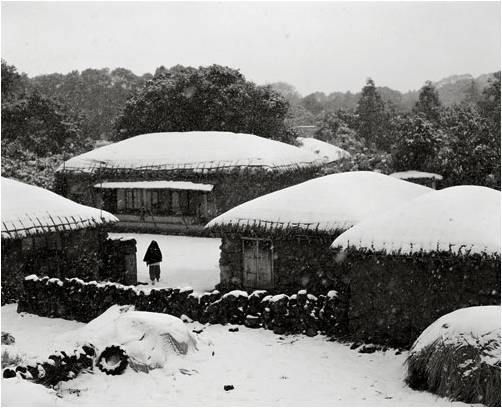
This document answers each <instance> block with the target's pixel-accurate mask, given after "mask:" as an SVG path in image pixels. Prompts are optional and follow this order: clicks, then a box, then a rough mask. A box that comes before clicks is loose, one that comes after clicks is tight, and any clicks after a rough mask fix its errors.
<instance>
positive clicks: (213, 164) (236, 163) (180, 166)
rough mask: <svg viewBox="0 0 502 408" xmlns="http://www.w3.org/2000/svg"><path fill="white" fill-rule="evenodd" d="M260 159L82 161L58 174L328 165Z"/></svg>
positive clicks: (205, 171) (66, 165) (281, 169)
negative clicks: (265, 162)
mask: <svg viewBox="0 0 502 408" xmlns="http://www.w3.org/2000/svg"><path fill="white" fill-rule="evenodd" d="M256 161H257V159H254V158H250V159H245V160H223V161H222V160H217V161H216V160H215V161H213V160H210V161H203V162H194V163H162V162H161V163H147V164H145V163H144V162H141V161H138V162H137V163H134V164H131V163H121V162H113V161H97V160H96V161H95V160H88V161H82V162H81V163H79V164H75V165H72V164H69V163H63V164H62V165H61V166H60V167H59V168H58V169H57V170H56V171H57V172H58V173H72V174H79V173H87V174H89V173H91V174H94V173H100V172H107V173H114V172H116V173H123V172H130V171H138V172H142V171H152V170H153V171H173V172H177V171H183V172H193V173H202V174H208V173H228V172H234V171H236V170H237V171H242V170H250V171H253V170H263V171H266V172H274V171H275V172H279V173H281V172H290V171H296V170H301V169H309V168H318V167H321V166H322V165H324V164H325V162H324V161H323V160H321V159H317V160H312V161H299V162H286V163H270V164H257V163H256Z"/></svg>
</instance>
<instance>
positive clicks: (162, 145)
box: [57, 131, 324, 173]
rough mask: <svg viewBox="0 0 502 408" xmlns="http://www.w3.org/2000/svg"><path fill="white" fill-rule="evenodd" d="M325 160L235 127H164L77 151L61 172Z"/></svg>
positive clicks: (281, 165)
mask: <svg viewBox="0 0 502 408" xmlns="http://www.w3.org/2000/svg"><path fill="white" fill-rule="evenodd" d="M323 161H324V160H320V158H319V157H317V156H315V155H314V154H312V153H309V152H306V151H304V150H302V149H300V148H298V147H296V146H292V145H288V144H286V143H282V142H278V141H275V140H270V139H265V138H263V137H259V136H255V135H250V134H244V133H231V132H214V131H211V132H164V133H150V134H145V135H139V136H135V137H131V138H129V139H126V140H122V141H120V142H117V143H113V144H110V145H107V146H103V147H100V148H98V149H95V150H92V151H90V152H87V153H84V154H81V155H79V156H76V157H73V158H72V159H70V160H68V161H66V162H65V163H64V164H63V165H61V166H60V167H59V168H58V170H57V171H58V172H70V171H74V172H86V173H87V172H89V173H92V172H95V171H99V170H102V169H133V170H176V169H179V170H191V171H196V172H212V171H219V170H232V169H239V168H244V167H256V168H263V169H267V170H273V169H278V170H280V169H285V170H288V169H296V168H304V167H317V166H320V165H322V163H323Z"/></svg>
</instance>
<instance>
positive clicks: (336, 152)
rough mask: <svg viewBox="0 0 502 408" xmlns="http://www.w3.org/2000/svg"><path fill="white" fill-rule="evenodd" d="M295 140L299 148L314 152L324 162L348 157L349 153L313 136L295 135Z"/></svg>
mask: <svg viewBox="0 0 502 408" xmlns="http://www.w3.org/2000/svg"><path fill="white" fill-rule="evenodd" d="M296 140H297V141H298V143H299V144H300V146H299V147H300V148H301V149H304V150H306V151H308V152H311V153H314V154H315V155H316V156H319V157H321V158H322V159H324V160H325V161H326V162H328V163H331V162H334V161H337V160H341V159H348V158H349V157H350V153H349V152H348V151H346V150H343V149H341V148H340V147H337V146H335V145H332V144H331V143H327V142H323V141H322V140H318V139H314V138H313V137H297V138H296Z"/></svg>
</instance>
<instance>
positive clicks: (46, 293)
mask: <svg viewBox="0 0 502 408" xmlns="http://www.w3.org/2000/svg"><path fill="white" fill-rule="evenodd" d="M24 287H25V293H24V296H23V298H22V299H21V300H20V301H19V304H18V312H27V313H33V314H37V315H40V316H46V317H61V318H64V319H70V320H77V321H81V322H89V321H91V320H92V319H94V318H96V317H97V316H99V315H100V314H102V313H103V312H104V311H106V310H107V309H108V308H109V307H110V306H112V305H114V304H119V305H127V304H131V305H134V306H135V308H136V310H141V311H149V312H157V313H167V314H170V315H173V316H177V317H181V316H182V315H186V316H188V317H190V318H191V319H193V320H197V321H199V322H201V323H203V324H204V323H210V324H217V323H219V324H227V323H231V324H244V325H246V326H248V327H254V328H258V327H263V328H265V329H269V330H273V331H274V332H275V333H277V334H284V333H304V334H306V335H308V336H315V335H317V334H318V333H326V334H328V335H337V336H342V335H344V328H345V327H346V322H345V321H343V319H344V318H345V316H346V310H345V305H344V304H342V303H341V302H340V300H339V298H338V294H337V293H336V292H335V291H331V292H328V293H327V294H326V295H320V296H314V295H312V294H308V293H307V292H306V291H299V292H298V293H297V294H294V295H291V296H287V295H285V294H279V295H274V296H272V295H269V294H267V292H266V291H254V292H252V293H251V294H248V293H247V292H244V291H239V290H236V291H231V292H228V293H226V294H222V293H220V292H219V291H213V292H207V293H203V294H195V293H193V290H192V289H191V288H185V289H151V291H150V292H145V291H143V290H142V289H138V288H136V287H134V286H123V285H119V284H114V283H97V282H84V281H82V280H80V279H76V278H72V279H63V280H60V279H55V278H48V277H44V278H38V277H37V276H34V275H33V276H29V277H27V278H26V279H25V280H24Z"/></svg>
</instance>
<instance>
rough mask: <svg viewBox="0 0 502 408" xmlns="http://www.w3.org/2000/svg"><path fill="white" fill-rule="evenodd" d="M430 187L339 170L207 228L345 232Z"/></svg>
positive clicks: (271, 196) (262, 199)
mask: <svg viewBox="0 0 502 408" xmlns="http://www.w3.org/2000/svg"><path fill="white" fill-rule="evenodd" d="M430 191H432V190H431V189H430V188H428V187H424V186H421V185H418V184H413V183H409V182H406V181H402V180H398V179H395V178H393V177H389V176H385V175H383V174H380V173H376V172H370V171H356V172H348V173H337V174H331V175H328V176H324V177H319V178H315V179H312V180H308V181H306V182H304V183H300V184H297V185H295V186H292V187H288V188H285V189H283V190H279V191H276V192H273V193H270V194H266V195H264V196H262V197H258V198H256V199H254V200H251V201H248V202H246V203H244V204H241V205H239V206H237V207H235V208H233V209H231V210H229V211H227V212H226V213H224V214H222V215H220V216H218V217H217V218H215V219H213V220H212V221H211V222H209V224H207V227H208V228H212V227H216V226H256V227H258V226H259V227H263V228H273V229H286V228H290V227H291V228H302V229H306V230H320V231H326V232H335V231H344V230H346V229H348V228H350V227H352V226H353V225H354V224H356V223H357V222H359V221H361V220H362V219H364V218H366V217H368V216H370V215H373V214H377V213H380V212H382V211H385V210H387V209H389V208H393V207H395V206H397V205H400V204H402V203H403V202H406V201H409V200H411V199H413V198H415V197H417V196H419V195H422V194H425V193H428V192H430Z"/></svg>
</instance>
